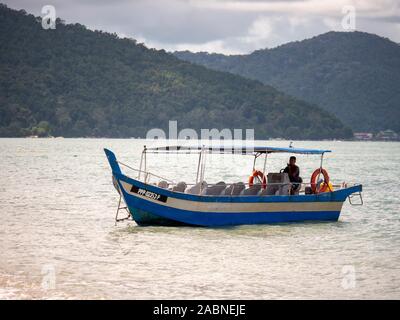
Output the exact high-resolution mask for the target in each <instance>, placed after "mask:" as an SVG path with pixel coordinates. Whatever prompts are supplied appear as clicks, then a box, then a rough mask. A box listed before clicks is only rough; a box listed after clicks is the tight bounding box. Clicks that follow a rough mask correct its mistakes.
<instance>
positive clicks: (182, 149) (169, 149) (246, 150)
mask: <svg viewBox="0 0 400 320" xmlns="http://www.w3.org/2000/svg"><path fill="white" fill-rule="evenodd" d="M200 151H207V152H208V153H220V154H222V153H228V154H229V153H231V154H252V155H253V154H264V153H298V154H319V155H323V154H324V153H326V152H331V150H319V149H305V148H295V147H288V148H283V147H266V146H233V145H231V146H199V145H195V146H193V145H192V146H191V145H187V146H162V147H153V148H146V147H145V151H144V152H146V153H198V152H200Z"/></svg>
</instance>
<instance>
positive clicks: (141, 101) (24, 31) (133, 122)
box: [0, 5, 352, 139]
mask: <svg viewBox="0 0 400 320" xmlns="http://www.w3.org/2000/svg"><path fill="white" fill-rule="evenodd" d="M168 120H177V121H178V129H182V128H186V127H188V128H193V129H196V130H199V129H200V128H210V129H211V128H217V129H222V128H231V129H233V128H243V129H245V128H254V129H255V135H256V138H268V137H286V138H294V139H295V138H298V139H300V138H306V139H307V138H308V139H309V138H315V139H322V138H343V137H349V136H351V134H352V132H351V130H350V129H348V128H345V127H344V126H343V124H342V123H341V122H340V121H339V120H338V119H337V118H336V117H334V116H331V115H330V114H329V113H327V112H326V111H323V110H321V109H319V108H318V107H316V106H312V105H310V104H308V103H306V102H303V101H299V100H296V99H294V98H290V97H288V96H286V95H284V94H282V93H280V92H278V91H276V90H275V89H273V88H272V87H269V86H265V85H263V84H262V83H261V82H258V81H254V80H248V79H245V78H242V77H240V76H237V75H233V74H230V73H224V72H217V71H212V70H209V69H206V68H205V67H202V66H196V65H193V64H191V63H188V62H184V61H182V60H179V59H177V58H176V57H174V56H173V55H171V54H168V53H166V52H165V51H163V50H161V51H157V50H152V49H147V48H146V47H145V46H143V45H142V44H138V43H136V41H135V40H132V39H119V38H118V37H117V36H116V35H114V34H108V33H105V32H102V31H90V30H87V29H86V28H85V27H84V26H83V25H80V24H73V25H72V24H69V25H66V24H64V23H63V22H62V21H60V20H58V22H57V27H56V29H55V30H51V29H48V30H45V29H43V28H42V26H41V19H40V18H37V17H34V16H33V15H29V14H26V12H24V11H15V10H11V9H9V8H7V7H6V6H4V5H2V6H0V136H26V135H31V134H38V135H48V134H51V135H54V136H65V137H81V136H97V137H99V136H100V137H132V136H134V137H138V136H140V137H144V136H145V135H146V132H147V130H149V129H151V128H162V129H165V130H167V128H168Z"/></svg>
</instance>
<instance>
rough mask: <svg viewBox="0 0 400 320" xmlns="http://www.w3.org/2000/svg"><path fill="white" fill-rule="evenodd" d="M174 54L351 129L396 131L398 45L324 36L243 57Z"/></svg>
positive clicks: (399, 113)
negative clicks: (282, 95) (318, 110)
mask: <svg viewBox="0 0 400 320" xmlns="http://www.w3.org/2000/svg"><path fill="white" fill-rule="evenodd" d="M175 55H176V56H178V57H179V58H181V59H184V60H188V61H191V62H194V63H198V64H201V65H205V66H207V67H209V68H213V69H216V70H223V71H229V72H232V73H235V74H240V75H242V76H245V77H248V78H250V79H256V80H260V81H262V82H263V83H265V84H268V85H271V86H273V87H275V88H277V89H279V90H282V91H284V92H286V93H289V94H291V95H293V96H295V97H297V98H300V99H304V100H305V101H307V102H310V103H315V104H317V105H318V106H320V107H322V108H324V109H326V110H328V111H330V112H332V113H334V114H335V115H336V116H337V117H338V118H339V119H341V120H342V121H343V122H344V123H345V124H346V125H348V126H350V127H351V128H352V129H353V130H357V131H375V132H376V131H379V130H384V129H393V130H395V131H397V132H400V121H399V119H400V85H399V83H400V46H399V45H398V44H397V43H394V42H392V41H390V40H388V39H385V38H381V37H379V36H376V35H373V34H368V33H363V32H329V33H326V34H323V35H320V36H317V37H314V38H312V39H308V40H304V41H297V42H292V43H288V44H285V45H282V46H279V47H277V48H274V49H265V50H258V51H255V52H253V53H252V54H249V55H241V56H240V55H239V56H238V55H236V56H224V55H220V54H208V53H204V52H202V53H196V54H195V53H191V52H187V51H186V52H176V53H175Z"/></svg>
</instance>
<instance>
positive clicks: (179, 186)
mask: <svg viewBox="0 0 400 320" xmlns="http://www.w3.org/2000/svg"><path fill="white" fill-rule="evenodd" d="M186 187H187V185H186V182H183V181H181V182H178V184H177V185H176V186H174V187H173V188H172V191H174V192H185V189H186Z"/></svg>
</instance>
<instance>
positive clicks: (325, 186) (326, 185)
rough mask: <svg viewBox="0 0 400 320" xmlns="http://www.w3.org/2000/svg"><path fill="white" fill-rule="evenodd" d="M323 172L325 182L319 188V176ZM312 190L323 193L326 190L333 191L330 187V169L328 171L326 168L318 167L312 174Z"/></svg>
mask: <svg viewBox="0 0 400 320" xmlns="http://www.w3.org/2000/svg"><path fill="white" fill-rule="evenodd" d="M320 174H322V175H323V176H324V182H323V184H322V186H321V187H320V188H318V190H317V181H316V180H317V177H318V176H319V175H320ZM310 184H311V190H312V192H313V193H322V192H326V191H327V190H329V191H332V190H331V188H330V187H329V175H328V171H326V170H325V169H324V168H318V169H316V170H315V171H314V172H313V174H312V175H311V180H310Z"/></svg>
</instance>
